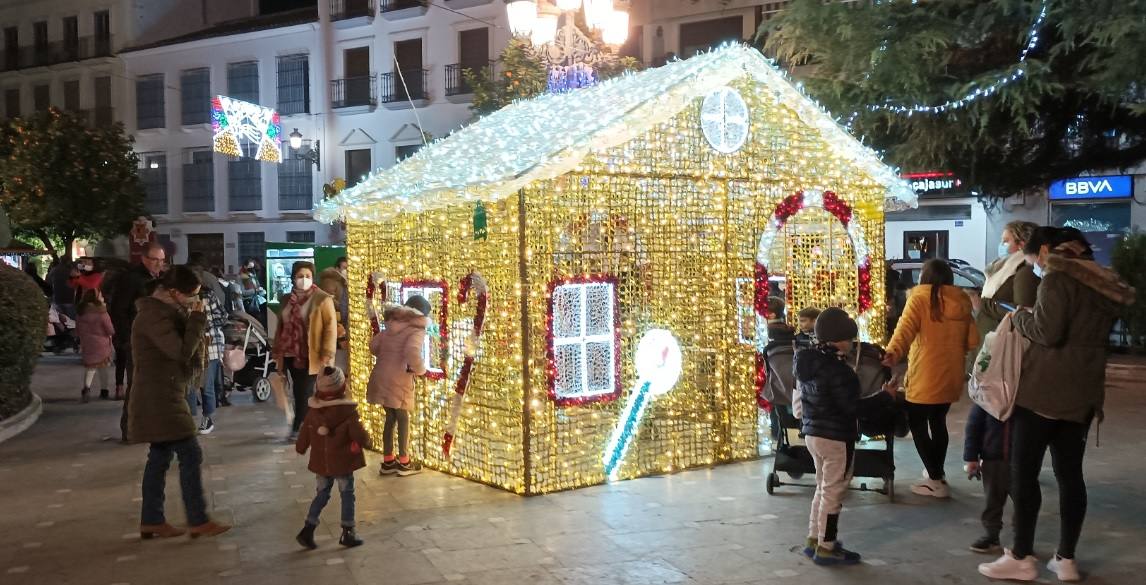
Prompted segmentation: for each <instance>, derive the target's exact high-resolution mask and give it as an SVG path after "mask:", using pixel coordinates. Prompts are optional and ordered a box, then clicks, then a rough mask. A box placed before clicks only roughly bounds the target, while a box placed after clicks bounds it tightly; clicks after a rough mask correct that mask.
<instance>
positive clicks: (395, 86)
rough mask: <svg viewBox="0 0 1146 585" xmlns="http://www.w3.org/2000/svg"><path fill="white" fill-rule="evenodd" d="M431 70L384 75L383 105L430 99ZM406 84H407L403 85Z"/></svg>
mask: <svg viewBox="0 0 1146 585" xmlns="http://www.w3.org/2000/svg"><path fill="white" fill-rule="evenodd" d="M429 81H430V70H429V69H402V70H401V71H393V72H390V73H383V74H382V103H386V104H391V103H397V102H406V101H413V100H426V99H430V96H429V91H428V88H429V86H430V84H429ZM403 82H405V83H403Z"/></svg>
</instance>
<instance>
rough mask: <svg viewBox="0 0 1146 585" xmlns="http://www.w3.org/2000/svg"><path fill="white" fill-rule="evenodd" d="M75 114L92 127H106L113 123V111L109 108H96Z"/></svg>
mask: <svg viewBox="0 0 1146 585" xmlns="http://www.w3.org/2000/svg"><path fill="white" fill-rule="evenodd" d="M76 113H77V114H79V115H80V116H81V117H82V118H83V120H84V121H85V122H87V123H88V124H90V125H92V126H108V125H111V124H114V123H115V110H113V109H112V108H110V107H96V108H92V109H90V110H80V111H79V112H76Z"/></svg>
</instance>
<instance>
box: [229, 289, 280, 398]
mask: <svg viewBox="0 0 1146 585" xmlns="http://www.w3.org/2000/svg"><path fill="white" fill-rule="evenodd" d="M224 335H225V336H226V338H227V351H226V354H225V358H224V360H223V362H224V365H225V366H226V367H225V368H223V371H224V374H223V384H224V385H225V386H226V387H227V388H228V390H231V389H237V390H250V391H251V396H253V397H254V399H255V400H256V401H258V402H265V401H266V400H268V399H269V398H270V397H271V381H270V379H269V376H270V374H271V372H273V371H274V366H273V365H272V364H271V338H270V336H269V335H267V330H266V329H265V328H263V324H262V323H259V321H258V320H257V319H255V318H254V317H252V316H251V315H249V314H247V313H245V312H242V311H235V312H232V313H231V319H230V321H229V322H228V323H227V326H226V328H225V329H224Z"/></svg>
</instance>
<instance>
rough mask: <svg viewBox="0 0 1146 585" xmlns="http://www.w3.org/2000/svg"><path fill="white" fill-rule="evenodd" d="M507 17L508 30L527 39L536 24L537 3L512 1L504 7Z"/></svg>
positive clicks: (532, 0)
mask: <svg viewBox="0 0 1146 585" xmlns="http://www.w3.org/2000/svg"><path fill="white" fill-rule="evenodd" d="M505 12H506V14H507V15H508V16H509V29H510V30H511V31H513V34H515V35H518V36H523V37H528V36H531V35H532V34H533V27H534V26H536V24H537V2H535V1H534V0H512V1H510V2H508V3H506V5H505Z"/></svg>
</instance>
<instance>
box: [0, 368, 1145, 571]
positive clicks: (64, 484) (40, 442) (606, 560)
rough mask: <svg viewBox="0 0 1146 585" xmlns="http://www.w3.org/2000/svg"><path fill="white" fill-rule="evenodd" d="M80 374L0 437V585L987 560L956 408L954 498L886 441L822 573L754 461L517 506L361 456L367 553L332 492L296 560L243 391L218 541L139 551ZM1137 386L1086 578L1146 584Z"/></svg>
mask: <svg viewBox="0 0 1146 585" xmlns="http://www.w3.org/2000/svg"><path fill="white" fill-rule="evenodd" d="M80 375H81V369H80V366H79V364H78V360H77V359H76V358H75V357H72V356H64V357H54V356H46V357H45V359H44V360H43V361H42V362H41V363H40V365H39V367H38V369H37V372H36V379H35V387H36V389H37V392H38V393H39V394H40V395H41V396H42V397H43V398H44V401H45V413H44V416H43V418H41V420H40V422H39V423H38V424H36V426H35V427H33V428H32V429H30V430H29V431H27V432H25V433H24V434H22V435H20V436H19V437H17V438H15V439H13V440H11V441H9V442H7V443H4V444H0V527H2V530H0V583H2V584H3V585H26V584H37V585H71V584H83V585H112V584H130V585H142V584H152V583H162V584H165V585H185V584H188V585H189V584H196V585H201V584H208V583H223V584H242V585H261V584H264V583H265V584H274V585H284V584H292V583H300V584H301V583H306V584H318V583H323V584H326V583H337V584H339V585H343V584H345V585H352V584H367V583H370V584H385V585H416V584H434V583H463V584H474V585H478V584H481V585H494V584H497V585H500V584H512V583H528V584H530V585H597V584H618V585H649V584H657V583H685V584H713V585H715V584H739V583H745V584H747V583H753V584H784V583H800V584H829V583H830V584H835V583H849V584H850V583H858V584H866V583H873V584H874V583H880V584H891V583H903V584H927V583H937V584H938V583H942V584H958V583H984V582H986V580H985V579H983V578H981V577H979V575H978V574H977V573H976V572H975V565H976V563H978V562H980V561H982V560H984V557H981V556H977V555H973V554H972V553H970V552H969V551H968V550H967V545H968V543H970V542H971V540H972V539H973V538H975V537H976V536H978V534H979V530H980V528H979V525H978V515H979V512H980V505H981V503H982V497H981V495H980V494H981V492H980V489H981V488H980V486H979V484H977V483H972V482H968V481H967V480H965V479H963V478H962V477H960V476H959V475H958V470H959V467H960V465H961V463H960V462H959V459H960V455H959V454H960V448H961V440H962V433H961V429H962V424H963V420H964V417H965V412H966V404H965V403H964V404H962V405H961V406H960V407H958V408H956V410H955V411H954V412H953V414H952V416H951V418H950V421H949V426H950V428H951V429H952V431H953V432H952V445H951V450H950V456H949V458H948V465H947V469H948V471H949V472H950V473H951V477H952V479H951V484H952V491H953V494H954V497H953V498H952V499H951V500H949V501H937V500H930V499H924V498H920V497H918V496H913V495H911V494H910V493H909V492H908V490H907V488H908V486H909V484H910V482H911V481H912V480H913V479H914V478H916V477H918V476H919V473H920V465H919V462H918V458H917V457H916V456H915V453H914V450H913V449H912V447H911V445H910V442H909V441H907V442H900V443H899V445H898V449H897V460H898V463H899V478H900V479H899V480H898V482H897V485H898V490H897V491H898V495H897V501H896V502H895V503H889V502H888V501H887V499H886V498H885V497H884V496H881V495H879V494H875V493H858V492H853V493H852V494H851V495H850V496H849V499H848V501H847V504H846V509H845V511H844V515H843V517H842V520H841V533H842V537H843V538H844V539H845V540H846V542H847V543H848V545H849V547H851V548H854V549H856V550H858V551H860V552H862V553H863V554H864V555H865V560H866V561H867V562H866V563H865V564H864V565H861V566H858V567H849V568H835V569H824V568H820V567H816V566H814V565H812V564H811V563H810V562H809V561H808V560H806V559H804V558H803V557H802V556H801V555H799V554H798V553H797V552H796V548H797V547H798V545H799V544H800V543H801V542H802V539H803V537H804V534H805V527H806V525H807V524H806V523H807V511H808V503H809V498H810V494H809V492H808V491H807V490H805V489H801V488H781V489H780V490H779V491H778V492H777V494H776V495H775V496H771V497H769V496H767V495H765V494H764V489H763V475H764V473H765V472H766V470H767V469H768V467H769V465H770V463H769V462H768V461H767V460H763V461H753V462H747V463H741V464H736V465H727V466H723V467H718V468H714V469H702V470H695V471H690V472H685V473H680V474H676V475H672V476H667V477H656V478H646V479H640V480H635V481H628V482H621V483H618V484H615V485H611V486H599V487H594V488H588V489H582V490H576V491H572V492H566V493H559V494H552V495H547V496H541V497H534V498H522V497H519V496H515V495H511V494H508V493H505V492H502V491H499V490H496V489H492V488H489V487H485V486H482V485H478V484H475V483H471V482H467V481H464V480H461V479H457V478H453V477H450V476H446V475H442V474H437V473H431V472H427V473H423V474H422V475H418V476H414V477H409V478H397V477H385V478H383V477H379V476H378V475H376V471H375V470H376V467H377V463H378V457H377V456H376V455H375V454H371V455H370V457H369V460H370V464H371V466H370V468H368V469H367V470H363V471H361V472H359V474H358V476H357V491H358V523H359V534H360V535H361V536H362V537H363V538H364V539H365V540H366V544H365V545H364V546H362V547H360V548H357V549H353V550H345V549H342V548H341V547H339V546H337V544H336V539H337V535H338V521H337V510H338V504H337V501H335V500H337V495H335V496H334V497H333V498H332V501H331V504H330V505H329V506H328V507H327V510H326V511H325V514H324V523H323V524H322V525H321V526H320V527H319V531H318V540H319V545H320V548H319V550H317V551H314V552H304V551H302V550H301V549H300V548H299V547H298V546H297V545H296V544H295V542H294V535H295V533H296V532H297V531H298V529H299V528H300V527H301V523H302V520H303V517H304V515H305V511H306V507H307V504H308V502H309V501H310V498H311V496H312V495H313V490H314V487H313V486H314V478H313V476H312V475H311V474H310V473H308V472H307V471H306V460H305V458H303V457H299V456H297V455H295V454H294V452H293V449H292V448H291V446H290V445H287V444H286V443H285V442H284V441H283V436H284V435H285V433H286V429H285V426H284V422H283V420H282V418H281V414H280V413H279V411H277V410H276V409H275V407H274V406H273V405H270V404H255V403H252V402H251V401H250V400H249V398H247V397H246V395H245V394H238V395H236V397H237V399H236V401H235V402H236V404H235V406H233V407H230V408H226V409H221V410H220V411H219V413H218V415H217V424H218V430H217V431H216V432H215V433H213V434H211V435H209V436H207V437H204V438H203V441H202V443H203V446H204V451H205V455H206V465H205V469H204V473H205V477H204V480H205V483H206V488H207V490H208V492H209V502H210V505H211V507H212V514H213V515H214V517H216V518H218V519H219V520H222V521H225V522H233V523H235V528H234V529H233V530H232V531H231V532H230V533H227V534H225V535H223V536H221V537H218V538H213V539H204V540H198V541H191V540H189V539H187V538H179V539H171V540H165V541H147V542H141V541H140V540H139V536H138V523H139V516H138V514H139V481H140V478H141V473H142V468H143V463H144V458H145V453H146V447H145V446H142V445H133V446H122V445H119V444H117V442H116V441H115V440H114V438H116V437H117V435H118V428H117V421H118V414H119V407H120V404H119V403H115V402H103V401H93V402H92V403H90V404H86V405H84V404H80V403H79V401H78V398H79V381H80ZM1144 379H1146V376H1140V375H1137V376H1136V375H1129V376H1122V377H1120V378H1117V381H1116V383H1115V384H1114V385H1112V386H1111V387H1110V389H1109V390H1108V406H1107V412H1108V413H1109V414H1108V416H1107V421H1106V424H1104V425H1103V427H1102V446H1101V448H1094V443H1093V440H1094V438H1093V436H1092V442H1091V445H1090V452H1089V454H1088V458H1087V478H1088V481H1089V486H1090V515H1089V517H1088V519H1087V523H1086V528H1085V531H1084V534H1083V540H1082V544H1081V546H1080V549H1079V558H1080V561H1081V564H1082V567H1083V569H1084V571H1085V572H1086V573H1088V579H1087V582H1088V583H1095V584H1131V583H1141V582H1142V578H1141V575H1142V573H1143V572H1146V555H1143V554H1142V553H1141V550H1142V548H1141V547H1142V543H1143V542H1144V541H1146V523H1144V521H1143V518H1146V503H1144V502H1143V499H1142V496H1141V494H1142V492H1143V488H1144V487H1146V482H1144V481H1143V480H1142V477H1143V474H1144V472H1146V462H1144V458H1143V457H1142V456H1141V449H1142V446H1143V445H1146V408H1144V406H1146V403H1144V400H1143V390H1146V384H1144V382H1143V380H1144ZM1046 466H1047V471H1046V472H1045V473H1044V475H1043V486H1044V492H1045V493H1044V506H1043V510H1044V511H1043V518H1042V521H1041V523H1040V526H1039V535H1038V545H1037V550H1038V554H1039V556H1040V557H1042V558H1046V557H1047V556H1048V555H1050V554H1052V553H1053V550H1054V543H1055V539H1056V538H1057V515H1058V512H1057V499H1056V490H1055V489H1054V487H1053V485H1054V482H1053V476H1052V475H1051V473H1050V470H1049V467H1050V462H1049V460H1048V462H1047V463H1046ZM167 486H168V494H167V511H168V517H169V519H170V520H171V521H172V522H173V523H175V524H180V525H181V524H182V523H183V512H182V504H181V501H180V498H179V495H178V479H177V476H176V471H175V470H174V469H173V470H172V471H171V473H170V474H169V477H168V482H167ZM1134 494H1138V495H1137V496H1135V495H1134ZM1004 536H1005V538H1009V535H1008V533H1006V532H1005V533H1004ZM1041 581H1042V582H1044V583H1049V582H1053V575H1050V574H1049V573H1048V572H1046V571H1045V570H1043V572H1042V577H1041Z"/></svg>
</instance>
